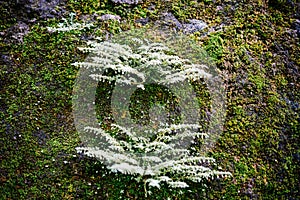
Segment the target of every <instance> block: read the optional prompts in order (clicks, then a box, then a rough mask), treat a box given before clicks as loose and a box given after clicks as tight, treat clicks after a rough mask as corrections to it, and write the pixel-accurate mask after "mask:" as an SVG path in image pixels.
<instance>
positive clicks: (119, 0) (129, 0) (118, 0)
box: [112, 0, 142, 4]
mask: <svg viewBox="0 0 300 200" xmlns="http://www.w3.org/2000/svg"><path fill="white" fill-rule="evenodd" d="M112 2H114V3H119V4H138V3H141V2H142V1H141V0H112Z"/></svg>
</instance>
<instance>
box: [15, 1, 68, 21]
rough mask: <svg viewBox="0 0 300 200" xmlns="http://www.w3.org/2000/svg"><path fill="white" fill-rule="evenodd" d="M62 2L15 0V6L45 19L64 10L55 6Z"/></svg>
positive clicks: (62, 2)
mask: <svg viewBox="0 0 300 200" xmlns="http://www.w3.org/2000/svg"><path fill="white" fill-rule="evenodd" d="M62 4H64V1H63V0H51V1H50V0H16V4H15V7H16V8H19V10H20V11H23V12H25V13H27V14H30V15H32V14H33V13H35V14H36V15H37V16H38V17H39V18H41V19H47V18H53V17H55V16H59V15H61V14H62V13H61V12H64V11H63V10H57V9H56V8H58V6H59V5H62Z"/></svg>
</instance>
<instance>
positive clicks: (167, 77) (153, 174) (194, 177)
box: [73, 38, 231, 195]
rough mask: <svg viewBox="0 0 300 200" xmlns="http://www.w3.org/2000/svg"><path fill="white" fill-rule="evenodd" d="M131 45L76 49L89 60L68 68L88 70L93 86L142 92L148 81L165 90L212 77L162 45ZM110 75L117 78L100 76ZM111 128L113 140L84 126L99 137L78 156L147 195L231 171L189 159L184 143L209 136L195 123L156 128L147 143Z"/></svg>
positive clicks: (209, 160)
mask: <svg viewBox="0 0 300 200" xmlns="http://www.w3.org/2000/svg"><path fill="white" fill-rule="evenodd" d="M133 42H135V44H136V46H135V48H131V47H130V46H128V45H124V44H123V45H121V44H118V43H113V42H108V41H105V42H100V43H99V42H95V41H89V42H88V45H89V47H84V48H80V50H82V51H83V52H88V53H90V54H91V55H92V56H91V57H90V59H89V60H88V61H85V62H76V63H74V64H73V65H75V66H79V67H82V68H86V69H89V70H90V71H91V74H90V77H91V78H92V79H94V80H96V81H110V82H111V83H112V84H128V85H135V86H137V87H139V88H142V89H144V84H145V83H146V79H148V78H151V80H152V81H154V82H157V83H159V84H165V85H166V84H173V83H181V82H183V81H185V80H190V81H194V80H199V79H200V78H203V79H206V78H209V77H211V75H210V74H209V73H206V72H205V68H206V66H205V65H196V64H193V63H191V62H190V61H189V60H187V59H183V58H180V57H179V56H176V55H175V54H174V53H172V51H171V49H169V48H168V47H166V46H165V45H163V44H161V43H151V42H149V41H148V40H144V41H141V40H140V39H136V38H135V39H134V40H133ZM146 69H148V71H147V70H146ZM149 69H150V70H149ZM151 69H152V70H155V71H156V72H155V73H154V72H153V71H151ZM99 70H100V73H99ZM109 70H113V71H115V72H116V73H115V74H114V75H104V73H105V72H108V71H109ZM145 71H146V72H145ZM93 72H95V73H93ZM148 73H149V74H148ZM153 74H159V76H155V75H154V76H153ZM150 75H152V76H150ZM112 127H113V128H112V131H114V132H117V134H116V135H115V136H113V135H112V134H111V133H110V132H109V131H104V130H103V129H101V128H95V127H85V128H84V131H86V132H88V133H89V134H91V136H95V138H99V141H98V140H97V141H98V146H97V147H78V148H77V151H78V152H84V153H85V154H86V155H89V156H95V157H97V158H99V159H101V160H103V161H105V162H106V164H107V165H108V168H109V169H111V170H112V171H114V172H121V173H123V174H131V175H133V176H137V180H138V181H141V180H142V181H143V182H144V188H145V194H146V195H147V193H148V192H147V185H148V186H149V187H158V188H160V184H161V183H162V182H165V183H167V184H168V185H169V186H170V187H175V188H186V187H188V184H187V183H186V182H185V181H187V180H190V181H194V182H201V181H202V180H203V179H213V178H215V177H225V176H230V175H231V173H230V172H221V171H216V170H212V169H210V168H209V167H205V166H207V165H211V164H212V163H214V159H213V158H209V157H205V156H201V155H198V154H192V153H191V152H190V150H188V149H187V148H186V145H185V144H186V143H189V144H190V142H192V141H193V140H195V139H198V140H200V139H205V138H207V137H209V133H200V132H198V130H199V128H200V126H199V125H197V124H183V123H181V124H170V125H168V124H160V125H159V128H158V129H157V130H154V131H155V132H154V134H155V137H152V138H150V137H145V136H144V135H141V134H138V133H136V132H135V131H134V130H131V129H128V128H126V127H123V126H120V125H117V124H112ZM151 131H152V134H153V130H146V131H145V135H147V133H146V132H151ZM119 136H123V137H119ZM120 138H122V139H120ZM103 147H105V148H103ZM204 165H205V166H204Z"/></svg>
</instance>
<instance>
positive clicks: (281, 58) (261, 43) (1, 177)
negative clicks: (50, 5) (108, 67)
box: [0, 0, 300, 199]
mask: <svg viewBox="0 0 300 200" xmlns="http://www.w3.org/2000/svg"><path fill="white" fill-rule="evenodd" d="M291 2H292V1H291ZM1 5H4V4H1ZM153 5H155V7H153ZM149 6H152V7H153V9H152V11H149V10H148V9H147V8H148V7H149ZM297 6H298V7H297ZM0 9H1V14H0V15H1V16H0V21H1V23H0V25H1V26H0V31H1V32H3V31H6V30H7V29H8V28H9V27H11V26H13V25H14V24H15V23H16V22H17V20H18V18H17V17H16V16H14V15H12V13H11V12H12V10H11V9H9V8H8V7H4V6H3V7H1V8H0ZM66 9H67V10H69V11H71V12H76V14H77V16H78V20H80V19H83V18H85V19H90V18H92V15H91V14H93V13H97V14H99V15H101V14H106V13H111V14H117V15H119V16H121V17H122V19H123V20H122V21H121V22H120V23H119V22H114V21H107V22H103V23H100V22H99V24H98V25H99V26H100V28H99V27H97V29H89V30H83V31H70V32H60V33H57V32H56V33H49V32H48V31H47V29H46V28H45V27H46V26H51V25H53V24H57V23H58V22H59V21H60V20H59V19H52V20H48V21H41V20H40V21H39V19H38V20H37V22H36V23H33V24H31V25H30V32H29V34H28V35H26V36H25V37H24V38H23V43H15V42H12V41H11V42H9V41H7V40H5V38H1V40H0V46H1V54H2V55H1V58H2V60H1V63H0V67H1V71H0V90H1V96H0V97H1V98H0V105H1V107H0V108H1V112H0V117H1V118H0V119H1V124H0V125H1V126H0V146H1V148H0V162H1V163H0V199H144V193H143V192H144V190H143V185H139V184H138V183H136V182H135V181H133V180H132V178H131V177H130V176H126V175H121V174H112V173H109V171H107V170H106V169H105V167H104V166H102V165H101V163H100V162H99V161H97V160H96V159H92V158H88V157H86V156H82V155H80V154H77V153H76V151H75V147H77V146H79V145H81V142H80V139H79V136H78V134H77V132H76V130H75V127H74V124H73V119H72V114H71V112H72V88H73V85H74V81H75V78H76V75H77V72H78V69H77V68H76V67H74V66H72V65H71V63H73V62H76V61H82V60H83V59H84V58H85V55H84V54H82V53H80V52H79V51H78V50H77V47H79V46H82V45H84V44H85V39H86V38H87V37H88V36H89V35H95V36H99V37H106V35H107V34H108V33H110V34H116V33H118V32H120V31H125V30H128V29H130V28H131V27H138V26H140V25H139V24H136V23H134V20H135V19H139V18H144V17H147V16H148V17H149V18H151V19H155V18H156V14H158V13H160V12H162V11H163V10H167V11H169V12H172V13H173V14H174V15H175V16H176V17H177V18H178V19H180V20H186V19H190V18H196V19H201V20H204V21H205V22H206V23H207V24H208V25H209V27H213V26H218V25H220V24H221V23H224V28H223V29H222V30H221V31H218V32H212V33H211V34H209V35H207V36H205V37H202V33H199V32H196V33H194V34H193V35H192V36H191V37H192V38H194V39H195V40H197V41H198V42H199V44H200V45H201V46H202V47H203V48H204V49H205V50H206V51H207V52H208V53H209V54H210V56H211V57H212V58H214V59H215V62H216V63H217V66H218V68H219V69H220V70H221V71H222V72H223V73H224V77H225V82H226V87H227V116H226V122H225V127H224V131H223V133H222V135H221V137H220V139H219V141H218V142H217V144H216V147H215V148H214V149H213V151H212V152H210V153H209V155H210V156H212V157H214V158H216V160H217V161H218V166H220V167H222V169H223V170H226V171H230V172H231V173H232V174H233V177H232V178H227V179H225V180H214V181H205V182H203V183H200V184H193V183H190V185H191V187H190V188H189V189H187V190H183V192H181V191H179V190H174V189H173V190H172V191H171V190H169V189H168V188H167V187H163V188H162V189H161V190H157V189H154V190H152V192H153V194H155V195H153V196H151V197H150V198H149V199H167V198H168V197H169V198H171V199H221V198H223V199H299V198H300V189H299V188H300V177H299V176H300V148H299V144H300V126H299V123H300V116H299V109H300V108H299V104H300V93H299V91H300V85H299V82H300V81H299V77H300V72H299V66H300V56H299V55H300V45H299V44H300V42H299V35H297V33H296V32H295V28H294V23H295V22H296V20H297V19H298V20H299V4H297V3H296V2H292V3H288V1H270V2H269V4H268V3H266V2H265V1H260V0H251V1H248V2H247V3H245V2H239V3H234V2H233V1H219V0H216V1H209V0H204V1H180V0H176V1H145V2H144V3H142V4H139V5H137V6H133V5H130V6H128V5H114V4H113V3H112V2H111V1H108V0H107V1H96V0H88V1H83V0H82V1H75V0H68V2H67V4H66ZM11 16H12V17H11ZM27 17H34V16H27ZM66 17H67V16H66ZM124 19H126V20H124ZM298 34H299V33H298Z"/></svg>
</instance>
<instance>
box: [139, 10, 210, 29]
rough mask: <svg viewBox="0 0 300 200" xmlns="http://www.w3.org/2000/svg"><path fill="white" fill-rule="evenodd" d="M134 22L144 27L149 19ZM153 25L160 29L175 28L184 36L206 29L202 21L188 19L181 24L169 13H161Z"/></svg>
mask: <svg viewBox="0 0 300 200" xmlns="http://www.w3.org/2000/svg"><path fill="white" fill-rule="evenodd" d="M136 22H137V23H141V24H142V25H145V24H147V23H149V19H148V18H144V19H138V20H136ZM154 24H155V25H158V26H162V27H170V28H175V29H176V30H178V31H182V32H183V33H184V34H192V33H194V32H197V31H202V30H203V29H205V28H207V27H208V25H207V24H206V23H205V22H204V21H202V20H198V19H189V20H188V22H187V23H182V22H180V21H179V20H178V19H177V18H176V17H175V16H174V15H173V14H172V13H170V12H165V13H162V15H161V17H160V19H159V20H158V21H156V22H154Z"/></svg>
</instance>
